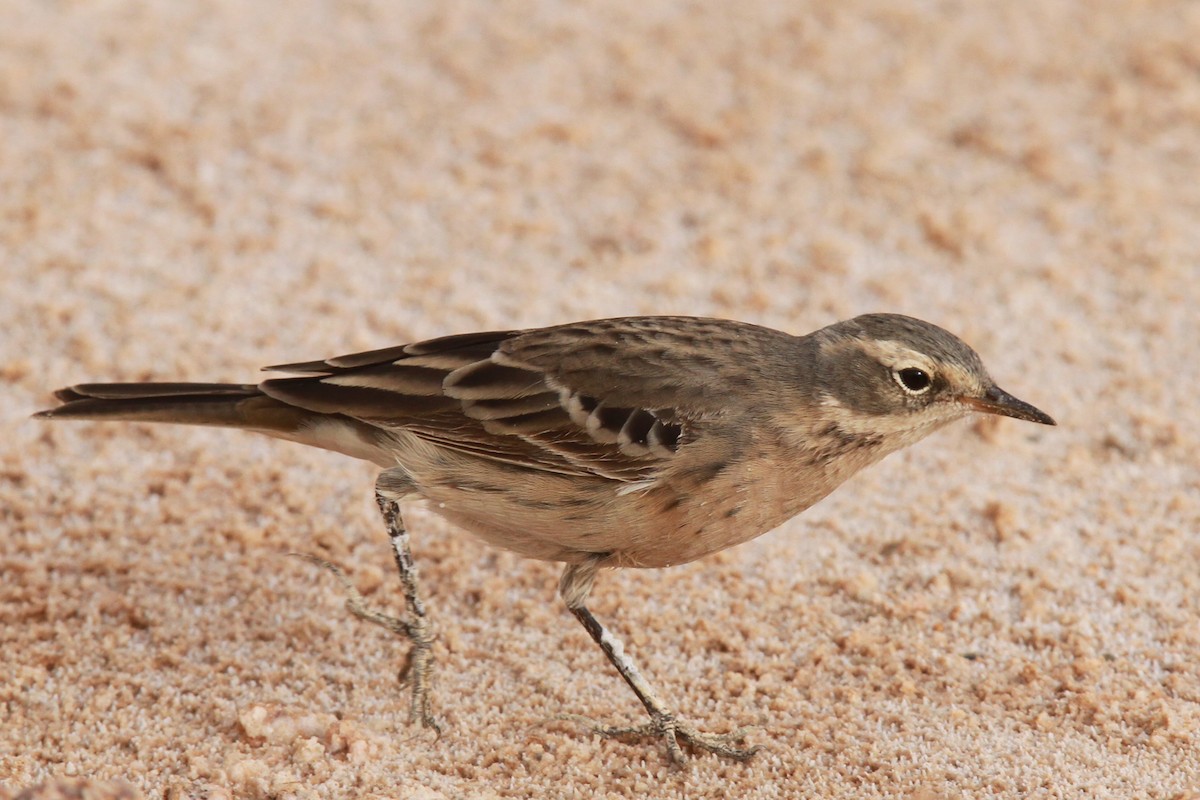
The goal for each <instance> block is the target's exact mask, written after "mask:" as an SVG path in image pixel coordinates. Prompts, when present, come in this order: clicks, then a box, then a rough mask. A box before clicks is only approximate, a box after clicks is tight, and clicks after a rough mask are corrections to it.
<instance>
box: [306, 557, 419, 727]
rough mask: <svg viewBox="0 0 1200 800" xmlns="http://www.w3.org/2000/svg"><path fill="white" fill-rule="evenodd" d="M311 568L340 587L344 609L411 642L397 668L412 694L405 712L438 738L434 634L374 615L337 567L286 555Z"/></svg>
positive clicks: (406, 621) (412, 624)
mask: <svg viewBox="0 0 1200 800" xmlns="http://www.w3.org/2000/svg"><path fill="white" fill-rule="evenodd" d="M289 555H292V556H295V557H296V558H301V559H303V560H305V561H307V562H309V563H310V564H315V565H317V566H318V567H322V568H324V569H327V570H329V572H330V573H332V574H333V577H334V578H336V579H337V581H338V583H339V584H341V586H342V591H343V593H345V595H346V609H347V610H348V611H349V612H350V613H351V614H353V615H354V616H356V617H358V618H359V619H361V620H365V621H367V622H371V623H374V624H376V625H378V626H380V627H381V628H384V629H386V630H389V631H391V632H392V633H395V634H397V635H399V636H403V637H405V638H406V639H408V640H409V641H410V642H412V649H411V650H409V651H408V655H407V656H405V658H404V665H403V666H402V667H401V668H400V676H399V677H400V683H401V684H404V683H408V684H409V686H410V688H411V691H412V703H411V705H410V706H409V709H408V720H409V722H416V721H418V720H419V721H420V722H421V724H422V725H423V726H424V727H426V728H432V729H433V730H434V732H436V733H437V735H438V736H439V737H440V736H441V735H442V723H441V722H440V721H439V720H438V718H437V717H436V716H435V715H434V713H433V687H432V683H433V640H434V637H433V634H432V633H431V632H430V630H429V624H428V623H427V622H426V621H425V619H424V618H421V619H418V620H415V621H414V620H411V619H404V618H402V617H394V616H392V615H390V614H384V613H383V612H381V611H376V610H374V609H373V608H371V607H370V606H368V605H367V600H366V598H365V597H363V596H362V592H360V591H358V587H356V586H355V585H354V584H353V583H352V582H351V581H350V579H349V578H348V577H346V573H345V571H344V570H342V568H341V567H339V566H338V565H337V564H334V563H333V562H331V561H327V560H325V559H323V558H321V557H319V556H314V555H310V554H309V553H289Z"/></svg>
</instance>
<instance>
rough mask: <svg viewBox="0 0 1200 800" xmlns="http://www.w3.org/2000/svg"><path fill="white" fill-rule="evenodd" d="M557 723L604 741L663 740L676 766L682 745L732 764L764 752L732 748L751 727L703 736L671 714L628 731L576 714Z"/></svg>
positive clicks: (680, 761) (682, 758)
mask: <svg viewBox="0 0 1200 800" xmlns="http://www.w3.org/2000/svg"><path fill="white" fill-rule="evenodd" d="M559 719H564V720H569V721H571V722H576V723H579V724H580V725H583V726H584V727H585V728H587V729H588V730H589V731H591V732H592V733H595V734H597V735H599V736H603V737H605V738H641V737H654V738H658V739H662V740H663V742H664V744H666V746H667V752H668V753H670V756H671V760H672V761H673V762H675V763H676V764H683V763H684V762H685V761H686V760H687V758H686V756H685V755H684V753H683V747H682V745H687V746H688V747H689V748H691V749H692V750H696V751H701V752H708V753H712V754H713V755H715V756H720V757H721V758H729V759H732V760H734V761H748V760H749V759H750V758H751V757H752V756H753V755H754V754H755V753H757V752H758V751H759V750H762V749H763V748H762V745H760V744H756V745H753V746H752V747H735V746H734V745H739V744H742V743H743V742H744V741H745V739H746V734H748V733H749V732H750V731H752V730H754V726H748V727H743V728H738V729H737V730H735V731H732V732H730V733H721V734H714V733H703V732H701V731H700V730H698V729H697V728H696V727H695V726H693V725H691V724H690V723H688V722H685V721H684V720H681V719H679V718H678V717H676V716H675V715H674V714H666V713H651V715H650V721H649V722H647V723H646V724H644V725H632V726H629V727H614V726H609V725H603V724H600V723H598V722H596V721H595V720H593V719H589V718H588V717H582V716H579V715H576V714H564V715H562V716H561V717H559Z"/></svg>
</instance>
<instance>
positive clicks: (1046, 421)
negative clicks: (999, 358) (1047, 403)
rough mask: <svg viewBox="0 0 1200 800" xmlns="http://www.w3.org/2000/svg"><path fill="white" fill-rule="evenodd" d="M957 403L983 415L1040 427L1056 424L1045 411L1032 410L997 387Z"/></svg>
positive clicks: (1027, 404) (964, 398)
mask: <svg viewBox="0 0 1200 800" xmlns="http://www.w3.org/2000/svg"><path fill="white" fill-rule="evenodd" d="M959 401H960V402H961V403H962V404H963V405H965V406H968V407H969V408H970V409H971V410H973V411H982V412H983V413H984V414H999V415H1001V416H1004V417H1013V418H1015V419H1023V420H1025V421H1026V422H1038V423H1041V424H1042V425H1057V424H1058V423H1057V422H1055V421H1054V419H1053V418H1052V417H1051V416H1050V415H1049V414H1047V413H1046V412H1045V411H1041V410H1039V409H1036V408H1034V407H1033V406H1031V405H1029V403H1026V402H1025V401H1024V400H1018V399H1017V398H1015V397H1013V396H1012V395H1011V394H1009V393H1008V392H1006V391H1004V390H1003V389H1001V388H1000V387H999V386H992V387H991V388H989V389H988V390H987V391H986V392H984V393H983V397H963V398H960V399H959Z"/></svg>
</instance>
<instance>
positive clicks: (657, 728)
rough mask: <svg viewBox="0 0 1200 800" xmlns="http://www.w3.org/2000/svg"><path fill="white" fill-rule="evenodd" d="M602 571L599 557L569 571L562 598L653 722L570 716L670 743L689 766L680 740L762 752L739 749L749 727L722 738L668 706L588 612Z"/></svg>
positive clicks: (616, 733)
mask: <svg viewBox="0 0 1200 800" xmlns="http://www.w3.org/2000/svg"><path fill="white" fill-rule="evenodd" d="M598 568H599V559H597V558H593V559H591V560H589V561H585V562H583V563H581V564H570V565H568V566H567V568H566V569H565V570H564V571H563V575H562V579H561V581H560V582H559V589H558V591H559V594H560V595H561V596H562V598H563V600H564V601H565V602H566V604H567V608H568V609H569V610H570V612H571V613H572V614H574V615H575V618H576V619H578V620H579V622H580V623H581V624H582V625H583V627H584V629H585V630H586V631H587V632H588V633H589V634H590V635H591V637H592V639H593V640H595V642H596V644H598V645H600V649H601V650H603V651H604V655H606V656H608V660H609V661H611V662H612V665H613V666H614V667H616V668H617V672H619V673H620V674H621V677H622V678H624V679H625V683H627V684H629V688H631V689H633V693H634V694H635V695H637V698H638V700H640V701H642V705H643V706H645V708H646V711H647V713H649V714H650V722H648V723H646V724H645V725H635V726H631V727H610V726H606V725H601V724H599V723H597V722H595V721H593V720H590V719H588V718H586V717H580V716H576V715H569V716H566V717H565V718H566V719H570V720H573V721H576V722H580V723H582V724H583V725H585V726H586V727H587V728H588V729H589V730H591V731H592V732H593V733H596V734H599V735H600V736H605V737H622V736H655V737H658V738H660V739H662V740H663V741H664V742H665V743H666V746H667V750H668V751H669V752H670V754H671V760H672V761H674V762H675V763H676V764H682V763H683V762H684V755H683V748H682V747H681V746H680V742H683V743H684V744H687V745H688V746H690V747H691V748H693V749H695V750H706V751H708V752H710V753H713V754H714V755H718V756H722V757H724V758H732V759H734V760H737V761H745V760H747V759H749V758H750V757H751V756H753V755H754V754H755V753H757V752H758V751H759V750H760V749H762V747H761V745H755V746H753V747H747V748H741V747H735V746H734V745H735V744H741V743H742V742H743V741H745V738H746V733H747V732H748V730H749V729H748V728H738V729H737V730H735V731H733V732H732V733H727V734H722V735H718V734H709V733H702V732H701V731H699V730H697V729H696V728H695V727H694V726H693V725H691V724H690V723H688V722H687V721H686V720H683V719H680V718H679V717H678V716H676V715H675V714H674V713H673V712H672V711H671V710H670V709H668V708H667V706H666V704H665V703H664V702H663V701H662V699H661V698H659V696H658V695H657V694H656V693H655V692H654V689H653V688H651V686H650V683H649V681H647V680H646V679H645V677H643V676H642V673H641V672H640V671H639V670H638V668H637V665H636V664H634V663H633V660H632V659H631V658H630V657H629V656H628V655H626V653H625V647H624V645H622V643H621V640H620V639H618V638H617V637H615V636H614V635H613V634H612V633H611V632H610V631H609V630H608V629H607V628H605V627H604V625H602V624H601V623H600V621H599V620H598V619H596V618H595V617H594V616H592V612H590V611H588V609H587V606H586V605H584V601H585V600H586V599H587V596H588V593H589V592H590V591H591V589H592V583H593V582H594V581H595V578H596V570H597V569H598Z"/></svg>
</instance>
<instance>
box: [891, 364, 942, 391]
mask: <svg viewBox="0 0 1200 800" xmlns="http://www.w3.org/2000/svg"><path fill="white" fill-rule="evenodd" d="M894 374H895V376H896V382H897V383H899V384H900V386H901V387H903V388H904V391H906V392H908V393H910V394H924V393H925V392H927V391H929V387H930V385H931V384H932V383H933V380H932V379H931V378H930V377H929V374H928V373H927V372H925V370H923V369H917V368H916V367H905V368H904V369H898V370H896V372H895V373H894Z"/></svg>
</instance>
